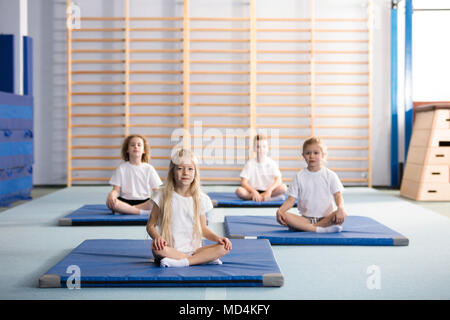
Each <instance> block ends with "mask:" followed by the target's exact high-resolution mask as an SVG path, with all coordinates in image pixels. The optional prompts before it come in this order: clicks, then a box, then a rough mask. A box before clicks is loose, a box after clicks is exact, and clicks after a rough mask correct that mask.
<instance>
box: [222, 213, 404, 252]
mask: <svg viewBox="0 0 450 320" xmlns="http://www.w3.org/2000/svg"><path fill="white" fill-rule="evenodd" d="M342 226H343V231H342V232H338V233H316V232H302V231H291V230H289V229H288V227H285V226H282V225H280V224H278V222H277V220H276V217H275V216H225V234H226V236H227V237H229V238H233V239H235V238H237V239H239V238H247V239H252V238H257V239H268V240H269V241H270V243H271V244H281V245H349V246H351V245H357V246H407V245H408V244H409V240H408V238H406V237H405V236H403V235H401V234H400V233H398V232H396V231H394V230H392V229H390V228H388V227H386V226H385V225H383V224H381V223H379V222H377V221H375V220H373V219H371V218H368V217H361V216H347V218H346V219H345V222H344V223H343V225H342Z"/></svg>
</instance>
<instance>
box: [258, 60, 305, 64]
mask: <svg viewBox="0 0 450 320" xmlns="http://www.w3.org/2000/svg"><path fill="white" fill-rule="evenodd" d="M256 63H259V64H310V61H309V60H297V61H282V60H281V61H280V60H272V61H270V60H260V61H256Z"/></svg>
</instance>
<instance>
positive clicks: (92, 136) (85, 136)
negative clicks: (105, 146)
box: [72, 134, 125, 139]
mask: <svg viewBox="0 0 450 320" xmlns="http://www.w3.org/2000/svg"><path fill="white" fill-rule="evenodd" d="M72 138H76V139H99V138H100V139H102V138H105V139H115V138H125V135H124V134H73V135H72Z"/></svg>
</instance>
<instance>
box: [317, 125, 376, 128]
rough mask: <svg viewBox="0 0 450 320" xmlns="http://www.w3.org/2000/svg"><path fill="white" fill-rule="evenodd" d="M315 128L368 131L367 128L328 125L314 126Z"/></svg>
mask: <svg viewBox="0 0 450 320" xmlns="http://www.w3.org/2000/svg"><path fill="white" fill-rule="evenodd" d="M314 127H315V128H320V129H368V128H369V126H364V125H362V126H360V125H329V124H324V125H319V124H316V125H314Z"/></svg>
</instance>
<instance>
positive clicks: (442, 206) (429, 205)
mask: <svg viewBox="0 0 450 320" xmlns="http://www.w3.org/2000/svg"><path fill="white" fill-rule="evenodd" d="M63 188H64V187H35V188H34V189H33V190H32V191H31V197H32V198H33V199H37V198H40V197H42V196H45V195H46V194H49V193H52V192H55V191H58V190H60V189H63ZM376 189H377V190H379V191H382V192H385V193H387V194H390V195H393V196H395V197H398V198H400V199H403V200H406V201H408V202H410V203H414V204H416V205H419V206H421V207H423V208H425V209H429V210H431V211H434V212H436V213H439V214H442V215H444V216H446V217H449V218H450V201H434V202H433V201H414V200H410V199H407V198H404V197H401V196H400V191H399V190H392V189H385V188H376ZM26 202H27V201H16V202H14V203H12V204H11V206H9V207H0V213H1V212H2V211H5V210H7V209H10V208H13V207H16V206H18V205H20V204H23V203H26Z"/></svg>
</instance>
